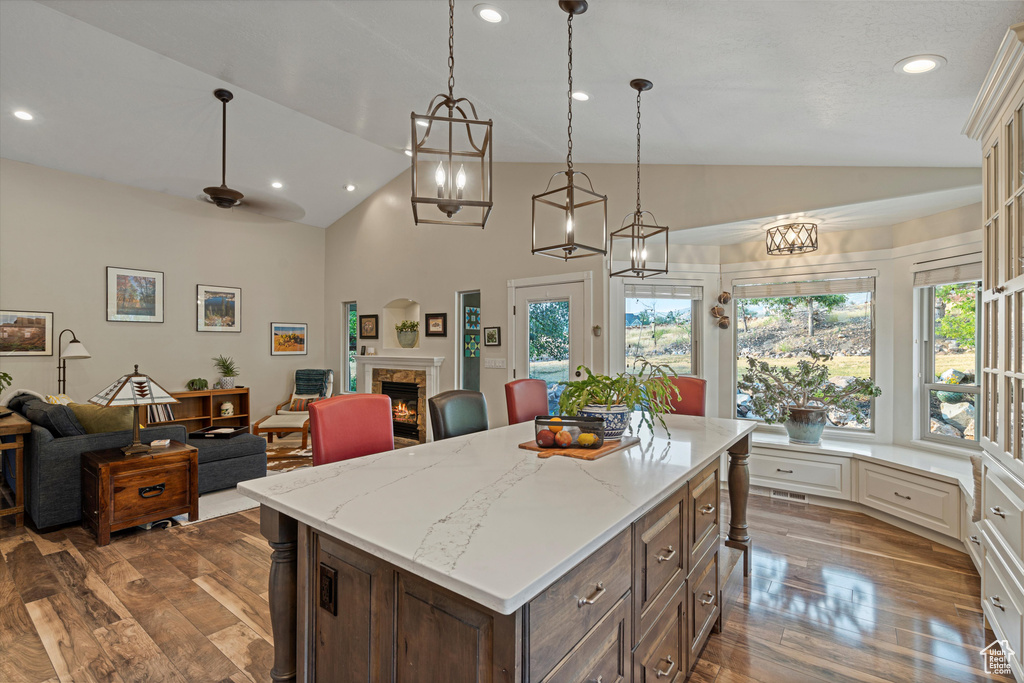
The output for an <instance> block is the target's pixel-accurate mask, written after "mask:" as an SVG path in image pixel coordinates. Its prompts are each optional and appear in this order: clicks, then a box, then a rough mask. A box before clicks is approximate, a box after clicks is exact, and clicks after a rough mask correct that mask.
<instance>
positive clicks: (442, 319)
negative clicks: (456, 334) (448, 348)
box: [426, 313, 448, 337]
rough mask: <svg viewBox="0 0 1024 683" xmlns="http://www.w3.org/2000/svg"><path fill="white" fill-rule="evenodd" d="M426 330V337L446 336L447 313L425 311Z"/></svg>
mask: <svg viewBox="0 0 1024 683" xmlns="http://www.w3.org/2000/svg"><path fill="white" fill-rule="evenodd" d="M426 317H427V324H426V328H427V332H426V336H428V337H447V336H448V314H447V313H427V316H426Z"/></svg>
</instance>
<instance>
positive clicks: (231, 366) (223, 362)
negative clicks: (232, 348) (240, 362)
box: [213, 356, 238, 377]
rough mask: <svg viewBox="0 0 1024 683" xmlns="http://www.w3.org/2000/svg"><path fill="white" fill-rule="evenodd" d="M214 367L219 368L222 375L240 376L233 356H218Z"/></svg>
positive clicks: (214, 360)
mask: <svg viewBox="0 0 1024 683" xmlns="http://www.w3.org/2000/svg"><path fill="white" fill-rule="evenodd" d="M213 367H215V368H217V372H219V373H220V376H221V377H238V366H237V365H236V364H235V361H234V359H232V358H228V357H227V356H217V357H216V358H214V359H213Z"/></svg>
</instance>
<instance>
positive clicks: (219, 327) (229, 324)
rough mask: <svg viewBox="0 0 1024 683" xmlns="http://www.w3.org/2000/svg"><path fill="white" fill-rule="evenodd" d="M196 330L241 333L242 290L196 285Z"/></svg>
mask: <svg viewBox="0 0 1024 683" xmlns="http://www.w3.org/2000/svg"><path fill="white" fill-rule="evenodd" d="M196 330H197V331H199V332H241V331H242V290H241V288H239V287H220V286H217V285H196Z"/></svg>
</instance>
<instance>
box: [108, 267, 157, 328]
mask: <svg viewBox="0 0 1024 683" xmlns="http://www.w3.org/2000/svg"><path fill="white" fill-rule="evenodd" d="M107 320H109V321H111V322H129V323H162V322H163V321H164V274H163V273H162V272H160V271H158V270H135V269H133V268H119V267H117V266H107Z"/></svg>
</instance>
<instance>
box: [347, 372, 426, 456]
mask: <svg viewBox="0 0 1024 683" xmlns="http://www.w3.org/2000/svg"><path fill="white" fill-rule="evenodd" d="M443 362H444V357H443V356H398V355H395V356H356V367H357V369H358V374H357V376H356V384H357V386H356V388H357V389H358V391H359V392H361V393H371V394H379V393H381V388H380V383H381V382H384V381H386V382H409V383H413V384H416V386H417V388H418V390H419V401H418V402H417V413H418V416H417V429H418V431H419V435H420V438H419V443H426V442H427V441H432V440H433V438H432V436H431V430H430V416H429V414H428V413H429V411H428V410H427V399H428V398H430V397H431V396H433V395H434V394H436V393H438V384H439V373H440V367H441V364H442V363H443ZM402 441H403V442H404V444H403V445H412V442H411V441H409V440H404V439H403V440H402ZM396 445H398V439H396Z"/></svg>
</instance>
